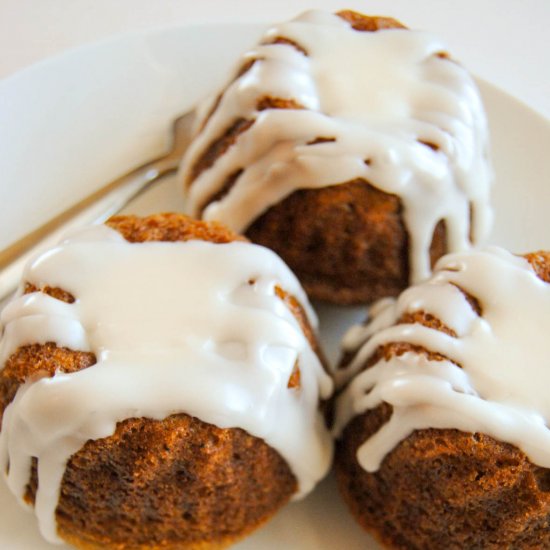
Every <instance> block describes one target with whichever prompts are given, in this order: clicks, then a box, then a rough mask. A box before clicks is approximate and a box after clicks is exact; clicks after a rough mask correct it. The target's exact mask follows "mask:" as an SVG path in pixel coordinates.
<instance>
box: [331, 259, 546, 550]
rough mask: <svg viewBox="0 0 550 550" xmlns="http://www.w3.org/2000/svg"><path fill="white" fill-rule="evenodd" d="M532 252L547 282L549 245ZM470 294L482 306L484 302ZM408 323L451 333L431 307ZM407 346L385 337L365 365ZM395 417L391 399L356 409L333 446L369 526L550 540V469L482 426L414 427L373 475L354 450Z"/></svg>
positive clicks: (526, 541) (496, 544)
mask: <svg viewBox="0 0 550 550" xmlns="http://www.w3.org/2000/svg"><path fill="white" fill-rule="evenodd" d="M525 257H526V258H527V259H528V260H529V262H530V263H531V265H532V266H533V267H534V269H535V271H536V272H537V275H538V276H539V277H540V278H541V279H543V280H545V281H547V282H550V252H537V253H533V254H527V255H526V256H525ZM468 298H469V301H470V303H471V305H472V307H473V308H474V309H477V310H478V313H479V309H478V308H480V304H479V302H478V301H477V300H476V299H475V297H471V296H469V297H468ZM403 321H407V322H418V323H421V324H424V325H426V326H429V327H432V328H437V329H438V330H444V331H446V332H447V331H449V329H447V328H446V327H445V326H444V325H442V324H441V323H440V322H439V321H438V320H437V319H434V318H433V317H430V316H428V315H423V314H418V315H416V316H415V318H414V319H406V320H405V319H403ZM410 349H411V346H410V345H409V344H403V343H395V344H389V345H386V346H384V347H383V348H382V349H380V350H378V353H377V354H376V355H375V357H373V358H372V359H371V360H369V362H368V365H367V367H368V366H369V365H372V364H373V363H374V362H376V360H377V358H378V357H380V356H384V357H391V356H395V355H401V354H402V353H404V352H406V351H408V350H410ZM414 349H415V351H417V352H418V351H419V349H418V348H414ZM420 351H424V352H425V353H428V352H427V351H426V350H420ZM429 355H430V358H431V359H432V360H437V359H438V356H437V354H432V353H430V354H429ZM439 358H440V359H441V356H439ZM390 415H391V407H390V406H389V405H387V404H383V405H381V406H380V407H378V408H376V409H374V410H371V411H367V412H365V413H364V414H361V415H359V416H357V417H355V418H354V419H353V420H352V421H351V422H350V423H349V424H348V426H347V427H346V428H345V430H344V433H343V435H342V438H341V440H340V441H339V442H338V445H337V450H336V462H335V467H336V475H337V479H338V484H339V487H340V490H341V492H342V495H343V496H344V499H345V501H346V503H347V504H348V506H349V508H350V510H351V512H352V514H353V515H354V516H355V518H356V519H357V521H358V522H359V523H360V524H361V525H362V526H363V527H364V528H365V529H366V530H367V531H369V532H371V534H373V535H374V536H375V537H377V538H378V539H379V540H380V541H381V542H382V543H384V544H385V545H387V546H388V547H391V548H400V549H407V550H410V549H418V550H420V549H423V550H424V549H434V550H435V549H437V550H440V549H443V548H445V549H461V550H462V549H466V548H467V549H472V548H479V549H480V548H484V549H495V550H496V549H502V548H515V549H519V548H521V549H526V548H531V549H535V548H536V549H542V548H550V470H549V469H545V468H540V467H538V466H535V465H533V464H532V463H531V462H530V461H529V459H528V458H527V456H526V455H525V454H524V453H523V452H522V451H520V450H519V449H518V448H517V447H515V446H513V445H510V444H508V443H502V442H500V441H497V440H495V439H493V438H491V437H489V436H487V435H484V434H481V433H475V434H472V433H465V432H461V431H458V430H449V429H446V430H441V429H426V430H417V431H415V432H413V433H412V434H411V435H410V436H409V437H407V438H406V439H405V440H403V441H402V442H401V443H400V444H399V445H397V446H396V447H395V449H394V450H393V451H391V452H390V453H389V454H388V455H387V456H386V458H385V459H384V461H383V462H382V465H381V466H380V468H379V469H378V471H376V472H374V473H368V472H366V471H365V470H363V468H361V466H360V465H359V463H358V462H357V459H356V453H357V450H358V448H359V447H360V446H361V445H362V443H363V442H364V441H365V440H366V439H367V438H368V437H369V436H370V435H372V434H373V433H375V432H376V431H377V430H378V429H379V428H380V427H381V426H382V424H383V423H385V422H386V421H387V420H388V419H389V417H390Z"/></svg>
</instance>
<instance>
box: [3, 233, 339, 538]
mask: <svg viewBox="0 0 550 550" xmlns="http://www.w3.org/2000/svg"><path fill="white" fill-rule="evenodd" d="M24 280H25V281H28V282H30V283H32V284H35V285H36V286H37V287H39V288H40V287H42V286H43V285H49V286H53V287H59V288H63V289H64V290H66V291H68V292H70V293H71V294H73V296H75V298H76V301H75V302H74V303H73V304H66V303H62V302H60V301H58V300H56V299H54V298H51V297H49V296H46V295H43V294H41V293H32V294H27V295H22V294H21V292H20V295H19V297H17V298H16V299H15V301H13V302H12V303H11V304H10V305H9V306H8V307H7V308H6V309H5V310H4V312H3V314H2V323H3V324H4V325H5V330H4V335H3V339H2V341H1V342H0V344H1V352H2V360H3V361H5V359H6V358H7V357H9V355H10V354H11V353H13V352H14V351H15V350H16V349H17V348H19V347H20V346H23V345H26V344H31V343H45V342H55V343H57V344H58V345H60V346H65V347H67V348H70V349H73V350H79V351H92V352H94V354H95V355H96V358H97V363H96V364H95V365H93V366H91V367H89V368H87V369H84V370H81V371H79V372H75V373H70V374H67V373H61V372H58V373H56V374H55V376H53V377H52V378H40V379H38V380H34V381H29V382H27V383H26V384H24V385H23V386H22V387H21V388H20V389H19V390H18V392H17V394H16V397H15V399H14V401H13V402H12V403H11V404H10V405H9V406H8V407H7V409H6V411H5V414H4V418H3V423H2V432H1V434H0V459H1V460H0V461H1V467H2V468H4V469H6V467H7V465H8V464H9V473H8V485H9V487H10V489H11V490H12V491H13V492H14V493H15V494H16V495H17V496H20V497H22V496H23V494H24V492H25V487H26V485H27V483H28V481H29V472H30V464H31V458H32V457H37V458H38V481H39V486H38V493H37V496H36V503H35V511H36V515H37V517H38V519H39V524H40V529H41V531H42V534H43V535H44V536H45V538H47V539H48V540H49V541H51V542H57V541H58V537H57V535H56V523H55V509H56V506H57V502H58V498H59V489H60V484H61V481H62V477H63V473H64V471H65V466H66V463H67V461H68V459H69V458H70V456H71V455H72V454H73V453H75V452H76V451H78V450H79V449H80V448H81V447H82V445H83V444H84V443H85V442H86V441H87V440H89V439H97V438H102V437H107V436H110V435H112V434H113V433H114V431H115V427H116V423H117V422H119V421H121V420H124V419H126V418H132V417H137V418H139V417H148V418H153V419H159V420H161V419H163V418H166V417H167V416H169V415H171V414H175V413H179V412H185V413H187V414H190V415H192V416H195V417H197V418H200V419H201V420H203V421H205V422H209V423H212V424H215V425H217V426H219V427H221V428H229V427H240V428H242V429H244V430H246V431H247V432H249V433H250V434H252V435H255V436H257V437H259V438H262V439H264V440H265V441H266V442H267V443H268V444H269V445H271V446H272V447H273V448H274V449H276V450H277V451H278V452H279V453H280V454H281V456H282V457H283V458H284V459H285V460H286V461H287V462H288V464H289V466H290V468H291V469H292V471H293V472H294V474H295V475H296V477H297V479H298V484H299V490H298V496H302V495H304V494H305V493H307V492H308V491H310V490H311V489H312V487H313V485H314V484H315V482H317V481H318V480H319V479H320V478H321V477H323V476H324V474H325V473H326V472H327V470H328V468H329V466H330V461H331V449H332V443H331V438H330V435H329V434H328V432H327V430H326V429H325V427H324V423H323V420H322V418H321V415H320V413H319V410H318V403H319V399H320V398H321V397H322V398H327V397H328V396H329V395H330V393H331V391H332V382H331V380H330V378H329V377H328V376H327V374H326V373H325V372H324V371H323V368H322V365H321V364H320V362H319V359H318V358H317V356H316V354H315V353H314V352H313V350H312V349H311V346H310V345H309V343H308V341H307V339H306V338H305V336H304V334H303V332H302V330H301V328H300V326H299V324H298V322H297V321H296V319H295V318H294V316H293V315H292V313H291V312H290V310H289V309H288V307H287V306H286V305H285V304H284V303H283V302H282V300H281V299H280V298H278V297H277V296H276V294H275V287H276V286H277V285H278V286H280V287H281V288H282V289H284V290H285V291H286V292H288V293H290V294H292V295H293V296H295V297H296V298H297V299H298V300H299V301H300V302H301V304H302V305H303V306H304V307H305V309H306V312H307V314H308V316H309V319H310V321H311V322H312V323H313V326H315V325H316V319H315V316H314V313H313V311H312V310H311V307H310V306H309V305H308V302H307V299H306V297H305V294H304V293H303V290H302V289H301V287H300V286H299V283H298V281H297V280H296V278H295V277H294V275H293V274H292V273H291V272H290V270H289V269H288V268H287V267H286V265H285V264H284V263H283V262H282V260H281V259H280V258H279V257H278V256H276V255H275V254H274V253H272V252H271V251H270V250H268V249H266V248H263V247H260V246H256V245H252V244H249V243H243V242H232V243H229V244H213V243H209V242H204V241H188V242H185V243H181V242H176V243H173V242H170V243H166V242H149V243H139V244H130V243H128V242H126V241H125V240H124V239H123V238H122V237H121V236H120V235H119V234H118V233H117V232H116V231H114V230H111V229H109V228H107V227H95V228H90V229H89V230H87V231H85V232H83V233H81V234H80V235H76V236H74V237H73V238H71V239H69V240H67V241H66V242H64V243H63V244H62V245H60V246H59V247H57V248H55V249H53V250H51V251H49V252H47V253H45V254H43V255H41V256H40V257H38V258H37V259H36V260H35V261H34V262H32V263H31V264H30V265H29V266H28V267H27V270H26V273H25V275H24ZM250 281H254V282H253V283H252V284H251V283H250ZM296 360H298V361H299V368H300V375H301V377H300V387H299V388H298V389H289V388H288V387H287V384H288V380H289V377H290V375H291V373H292V371H293V367H294V365H295V361H296Z"/></svg>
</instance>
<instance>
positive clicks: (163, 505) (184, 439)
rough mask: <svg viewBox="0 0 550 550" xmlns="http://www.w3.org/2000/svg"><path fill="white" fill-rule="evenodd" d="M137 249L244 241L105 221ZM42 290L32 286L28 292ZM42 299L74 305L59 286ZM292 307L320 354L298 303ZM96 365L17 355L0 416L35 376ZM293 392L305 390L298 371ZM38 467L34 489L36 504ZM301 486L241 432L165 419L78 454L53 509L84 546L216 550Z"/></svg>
mask: <svg viewBox="0 0 550 550" xmlns="http://www.w3.org/2000/svg"><path fill="white" fill-rule="evenodd" d="M107 224H108V225H109V226H111V227H112V228H114V229H116V230H117V231H119V232H120V233H121V234H122V235H123V236H124V237H125V238H126V239H127V240H129V241H131V242H142V241H149V240H155V241H157V240H160V241H185V240H189V239H202V240H208V241H212V242H217V243H225V242H230V241H233V240H235V239H242V237H238V236H237V235H236V234H234V233H232V232H231V231H229V230H228V229H227V228H225V227H224V226H222V225H219V224H215V223H206V222H200V221H195V220H191V219H189V218H187V217H185V216H182V215H178V214H161V215H156V216H150V217H147V218H137V217H135V216H120V217H115V218H112V219H111V220H109V222H107ZM35 290H37V289H36V288H34V287H32V286H30V285H28V286H27V291H28V292H31V291H35ZM41 290H42V291H43V292H47V293H48V294H50V295H52V296H54V297H57V298H58V299H61V300H63V301H67V302H72V301H74V298H75V297H73V296H71V295H70V294H68V293H67V292H64V291H63V290H62V289H52V288H45V289H41ZM276 290H277V294H278V295H279V297H280V298H281V299H282V300H283V301H284V302H285V303H286V304H287V306H288V307H289V309H290V310H291V311H292V312H293V314H294V315H295V316H296V318H297V320H298V322H299V323H300V325H301V326H302V327H303V329H304V333H305V334H306V336H307V337H308V338H309V339H310V341H311V342H312V344H313V345H314V346H315V348H316V347H317V343H316V342H315V337H314V333H313V330H312V328H311V327H310V326H309V324H308V321H307V318H306V316H305V314H304V312H303V310H302V307H301V305H300V304H299V303H298V301H297V300H296V299H295V298H294V297H293V296H290V295H289V294H287V293H286V292H285V291H284V290H283V289H280V288H277V289H276ZM94 363H95V357H94V355H93V354H92V353H87V352H78V351H73V350H69V349H65V348H58V347H57V346H56V345H55V344H53V343H48V344H45V345H31V346H25V347H22V348H19V349H18V350H17V351H16V352H15V353H14V354H13V355H12V356H11V357H10V358H9V359H8V361H7V363H6V365H5V368H4V369H3V370H2V371H1V372H0V415H1V414H2V413H3V411H4V410H5V408H6V407H7V405H8V404H9V403H10V402H11V400H12V399H13V398H14V396H15V393H16V391H17V388H18V387H19V386H20V385H21V384H22V383H23V382H24V381H25V380H27V379H29V378H31V377H32V376H33V375H35V374H36V373H41V374H42V375H43V374H44V373H46V374H48V375H50V376H53V374H54V373H55V372H56V371H61V372H74V371H78V370H81V369H84V368H87V367H89V366H91V365H93V364H94ZM288 386H289V388H290V389H289V391H299V386H300V371H299V365H296V367H295V369H294V372H293V374H292V376H291V377H290V379H289V383H288ZM36 484H37V477H36V464H35V465H34V470H33V473H32V476H31V481H30V483H29V486H28V490H27V498H28V500H29V501H30V502H33V501H34V496H35V493H36ZM296 488H297V482H296V479H295V477H294V475H293V474H292V472H291V471H290V469H289V467H288V465H287V463H286V462H285V461H284V460H283V459H282V457H281V456H280V455H279V454H278V453H277V452H276V451H275V450H273V449H272V448H271V447H269V446H268V445H267V444H266V443H264V442H263V441H262V440H260V439H258V438H256V437H253V436H251V435H249V434H247V433H246V432H244V431H243V430H241V429H221V428H218V427H216V426H213V425H211V424H207V423H205V422H202V421H201V420H199V419H197V418H194V417H191V416H189V415H187V414H177V415H173V416H170V417H168V418H166V419H165V420H162V421H157V420H151V419H147V418H132V419H128V420H125V421H123V422H120V423H119V424H118V425H117V429H116V431H115V433H114V435H112V436H111V437H107V438H104V439H99V440H96V441H88V442H87V443H86V444H85V445H84V447H83V448H82V449H81V450H80V451H79V452H77V453H76V454H75V455H73V456H72V457H71V459H70V461H69V464H68V466H67V469H66V472H65V475H64V478H63V482H62V485H61V496H60V500H59V504H58V507H57V511H56V516H57V522H58V528H59V534H60V536H61V537H63V538H64V539H65V540H67V541H68V542H70V543H71V544H73V545H75V546H77V547H79V548H85V549H96V548H98V549H99V548H110V549H116V550H138V549H139V550H141V549H145V548H147V549H156V548H158V549H161V548H162V549H163V550H173V549H193V550H195V549H201V550H202V549H212V548H223V547H225V546H227V545H229V544H231V543H232V542H234V541H235V540H236V539H238V538H241V537H243V536H244V535H246V534H247V533H249V532H250V531H252V530H253V529H255V528H256V527H258V526H259V525H261V524H262V523H264V522H265V521H266V520H267V519H268V518H269V517H270V516H272V515H273V514H274V513H275V511H276V510H278V509H279V508H280V507H281V506H282V505H284V504H285V503H286V502H287V501H288V500H289V498H290V497H291V495H292V494H293V493H294V492H295V491H296Z"/></svg>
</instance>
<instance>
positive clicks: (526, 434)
mask: <svg viewBox="0 0 550 550" xmlns="http://www.w3.org/2000/svg"><path fill="white" fill-rule="evenodd" d="M457 287H460V288H461V289H463V290H464V291H465V292H466V293H468V294H469V295H470V296H472V297H474V298H476V299H477V300H478V301H479V303H480V306H481V309H482V312H481V316H479V315H478V314H477V313H476V312H475V311H474V310H473V309H472V306H471V305H470V303H469V302H468V300H467V299H466V297H465V295H464V294H463V293H462V292H461V291H460V290H459V289H458V288H457ZM415 311H417V312H424V313H428V314H431V315H433V316H434V317H437V318H438V319H439V320H440V321H442V322H443V323H444V324H445V325H446V326H447V327H448V328H449V329H451V330H452V331H453V332H454V334H453V335H448V334H445V333H443V332H441V331H438V330H436V329H432V328H428V327H426V326H423V325H420V324H395V323H397V322H398V320H399V319H400V318H401V317H402V316H403V315H404V314H406V313H413V312H415ZM549 311H550V284H548V283H546V282H544V281H542V280H541V279H539V278H538V277H537V275H536V274H535V272H534V271H533V269H532V268H531V266H530V264H529V263H528V262H527V260H525V259H523V258H521V257H517V256H514V255H512V254H510V253H509V252H506V251H504V250H502V249H498V248H491V249H488V250H485V251H476V252H470V253H459V254H450V255H448V256H444V257H443V258H442V259H441V260H440V261H439V262H438V264H437V266H436V270H435V273H434V275H433V277H432V278H431V279H430V280H428V281H426V282H425V283H423V284H421V285H417V286H415V287H411V288H410V289H408V290H406V291H405V292H403V293H402V294H401V296H400V297H399V298H398V299H397V301H388V300H386V301H385V303H384V304H383V306H382V307H379V308H378V311H376V312H375V314H374V317H373V318H372V320H371V321H370V323H369V324H368V325H366V326H363V327H354V329H353V331H350V332H349V333H348V335H347V337H346V338H345V339H344V348H345V349H346V350H347V351H349V352H355V357H354V359H353V360H352V361H351V363H350V364H349V365H348V366H347V367H346V369H345V370H344V371H343V372H340V374H339V376H340V382H344V381H345V380H347V379H350V378H352V377H353V376H355V378H353V379H352V381H351V382H350V384H349V385H348V387H347V388H346V389H345V390H344V392H343V393H342V395H341V397H340V398H339V401H338V405H337V413H336V418H337V421H336V425H335V432H336V433H341V431H342V429H343V428H344V427H345V425H346V424H347V423H348V422H349V421H350V420H351V419H352V418H353V417H354V416H356V415H358V414H361V413H363V412H364V411H366V410H368V409H373V408H375V407H377V406H378V405H380V404H381V403H382V402H386V403H389V404H390V405H392V407H393V413H392V416H391V419H390V420H389V421H388V422H387V423H386V424H385V425H384V426H382V427H381V428H380V429H379V430H378V432H377V433H375V434H374V435H373V436H371V437H370V438H369V439H368V440H367V441H365V442H364V443H363V445H362V446H361V447H360V449H359V451H358V460H359V463H360V464H361V465H362V467H363V468H364V469H365V470H367V471H371V472H372V471H375V470H377V469H378V467H379V466H380V464H381V462H382V460H383V459H384V457H385V456H386V454H387V453H389V452H390V451H391V450H392V449H393V448H394V447H395V446H396V445H397V444H398V443H399V442H400V441H401V440H402V439H404V438H405V437H407V436H408V435H409V434H411V433H412V432H413V431H414V430H420V429H425V428H455V429H458V430H462V431H465V432H472V433H474V432H481V433H485V434H487V435H489V436H492V437H494V438H495V439H498V440H500V441H504V442H507V443H511V444H513V445H516V446H517V447H519V448H520V449H521V450H522V451H523V452H525V454H526V455H527V456H528V457H529V459H530V460H531V462H533V463H534V464H537V465H539V466H542V467H546V468H550V429H549V427H548V425H549V422H550V401H549V400H548V395H547V393H548V392H547V388H548V387H549V385H550V359H549V358H550V341H549V340H548V336H547V334H546V333H547V330H546V327H547V325H548V312H549ZM373 327H374V328H373ZM392 342H404V343H410V344H414V345H417V346H421V347H422V348H424V349H426V350H429V351H431V352H436V353H439V354H441V355H443V356H444V357H446V358H447V360H441V361H435V360H429V359H428V358H427V356H426V355H424V354H422V353H414V352H407V353H404V354H403V355H400V356H394V357H391V358H390V359H388V360H385V359H381V360H380V361H378V362H377V363H376V364H375V365H373V366H372V367H369V368H368V369H366V370H364V371H362V372H359V371H360V369H362V368H363V367H364V365H365V363H366V361H368V359H369V357H371V356H372V354H373V353H374V352H375V350H376V349H377V348H378V347H379V346H381V345H384V344H388V343H392ZM358 372H359V374H357V373H358Z"/></svg>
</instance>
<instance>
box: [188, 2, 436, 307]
mask: <svg viewBox="0 0 550 550" xmlns="http://www.w3.org/2000/svg"><path fill="white" fill-rule="evenodd" d="M338 15H339V16H340V17H341V18H343V19H345V20H346V21H348V22H349V23H350V25H351V27H352V28H354V29H355V30H356V31H359V32H375V31H377V30H381V29H389V28H404V27H403V25H402V24H401V23H400V22H399V21H397V20H395V19H391V18H388V17H376V16H373V17H370V16H367V15H362V14H360V13H357V12H353V11H350V10H346V11H341V12H339V13H338ZM273 42H274V43H284V44H287V45H288V46H289V47H293V48H295V49H298V50H299V51H301V52H302V53H303V54H304V55H308V53H307V51H306V50H305V49H304V48H303V47H302V46H301V45H300V44H297V43H296V42H294V41H292V40H289V39H288V38H285V37H277V38H275V39H274V40H273ZM442 55H443V54H442ZM253 64H254V60H253V59H252V60H250V61H249V62H248V63H247V64H246V65H245V66H243V67H242V68H241V69H240V71H239V72H238V75H242V74H244V73H245V72H246V71H247V70H249V69H250V68H251V67H252V65H253ZM257 108H258V110H263V109H268V108H269V109H302V108H303V106H301V105H300V104H298V103H297V102H295V101H292V100H288V99H282V98H277V97H264V98H260V99H259V101H258V104H257ZM215 109H216V105H215V106H214V108H213V110H215ZM252 124H253V120H245V119H239V120H237V121H235V122H234V123H233V125H232V126H231V127H230V128H228V129H227V131H226V133H225V134H224V135H223V136H220V137H219V139H217V140H216V141H215V142H214V143H212V144H211V145H210V147H209V148H207V150H206V151H205V153H204V154H203V156H202V157H201V158H200V159H199V160H198V162H197V163H196V164H195V165H194V166H193V168H192V179H191V181H189V182H187V185H192V182H193V180H194V179H195V178H196V177H197V176H198V175H199V174H200V173H201V172H202V171H203V170H205V169H206V168H208V167H209V166H211V165H212V164H213V163H214V162H215V161H216V159H217V158H218V157H219V156H220V155H222V154H223V153H224V152H225V151H226V150H227V149H228V148H229V147H231V146H232V145H234V144H235V143H237V141H238V138H239V135H240V134H241V133H243V132H246V131H247V130H248V128H250V126H251V125H252ZM331 139H333V138H331V137H330V136H319V137H318V138H317V139H316V140H314V143H318V142H319V141H327V140H328V141H330V140H331ZM426 145H427V146H430V145H429V144H426ZM236 146H238V143H237V145H236ZM238 176H239V173H236V174H232V175H230V176H229V177H228V179H227V181H226V182H225V184H224V185H223V186H222V189H221V191H220V192H219V193H217V194H216V195H215V196H213V197H210V198H209V199H208V201H207V202H206V204H204V205H203V209H204V207H206V206H207V205H208V204H209V203H210V202H212V201H214V200H219V199H220V198H222V197H223V196H224V195H225V194H226V193H227V192H228V191H229V189H230V188H231V186H232V185H233V184H234V182H235V180H236V179H237V177H238ZM246 236H247V237H248V238H250V239H251V240H252V241H253V242H256V243H259V244H262V245H264V246H267V247H268V248H271V249H273V250H275V251H276V252H277V253H278V254H279V255H280V256H281V257H282V258H283V259H284V260H285V262H287V264H288V265H289V266H290V268H291V269H292V270H293V271H294V272H295V273H296V275H297V276H298V278H299V279H300V282H301V283H302V285H303V286H304V288H305V289H306V292H307V293H308V295H309V296H310V298H312V299H316V300H323V301H327V302H332V303H336V304H358V303H370V302H372V301H373V300H375V299H377V298H381V297H383V296H395V295H397V294H398V293H399V292H400V291H401V290H403V289H404V288H405V287H406V286H407V284H408V280H409V265H408V264H409V262H408V235H407V231H406V229H405V226H404V224H403V219H402V215H401V201H400V199H399V198H398V197H397V196H395V195H390V194H387V193H384V192H383V191H380V190H378V189H376V188H375V187H373V186H372V185H371V184H370V183H369V182H367V181H365V180H362V179H357V180H353V181H349V182H343V183H341V184H339V185H335V186H331V187H325V188H319V189H310V190H299V191H295V192H294V193H292V194H291V195H289V196H288V197H286V198H285V199H283V200H282V201H281V202H280V203H279V204H277V205H275V206H273V207H271V208H270V209H269V210H267V211H266V212H265V213H264V214H263V215H261V216H260V217H259V218H258V219H257V220H255V221H254V222H253V223H252V224H251V225H250V227H249V228H248V229H247V230H246ZM446 246H447V245H446V231H445V226H444V224H443V223H442V222H441V223H440V224H439V225H438V226H437V228H436V230H435V232H434V237H433V242H432V246H431V250H430V252H431V259H432V263H433V262H434V261H435V260H437V259H438V258H439V257H440V256H442V255H443V254H444V253H445V252H446Z"/></svg>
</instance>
